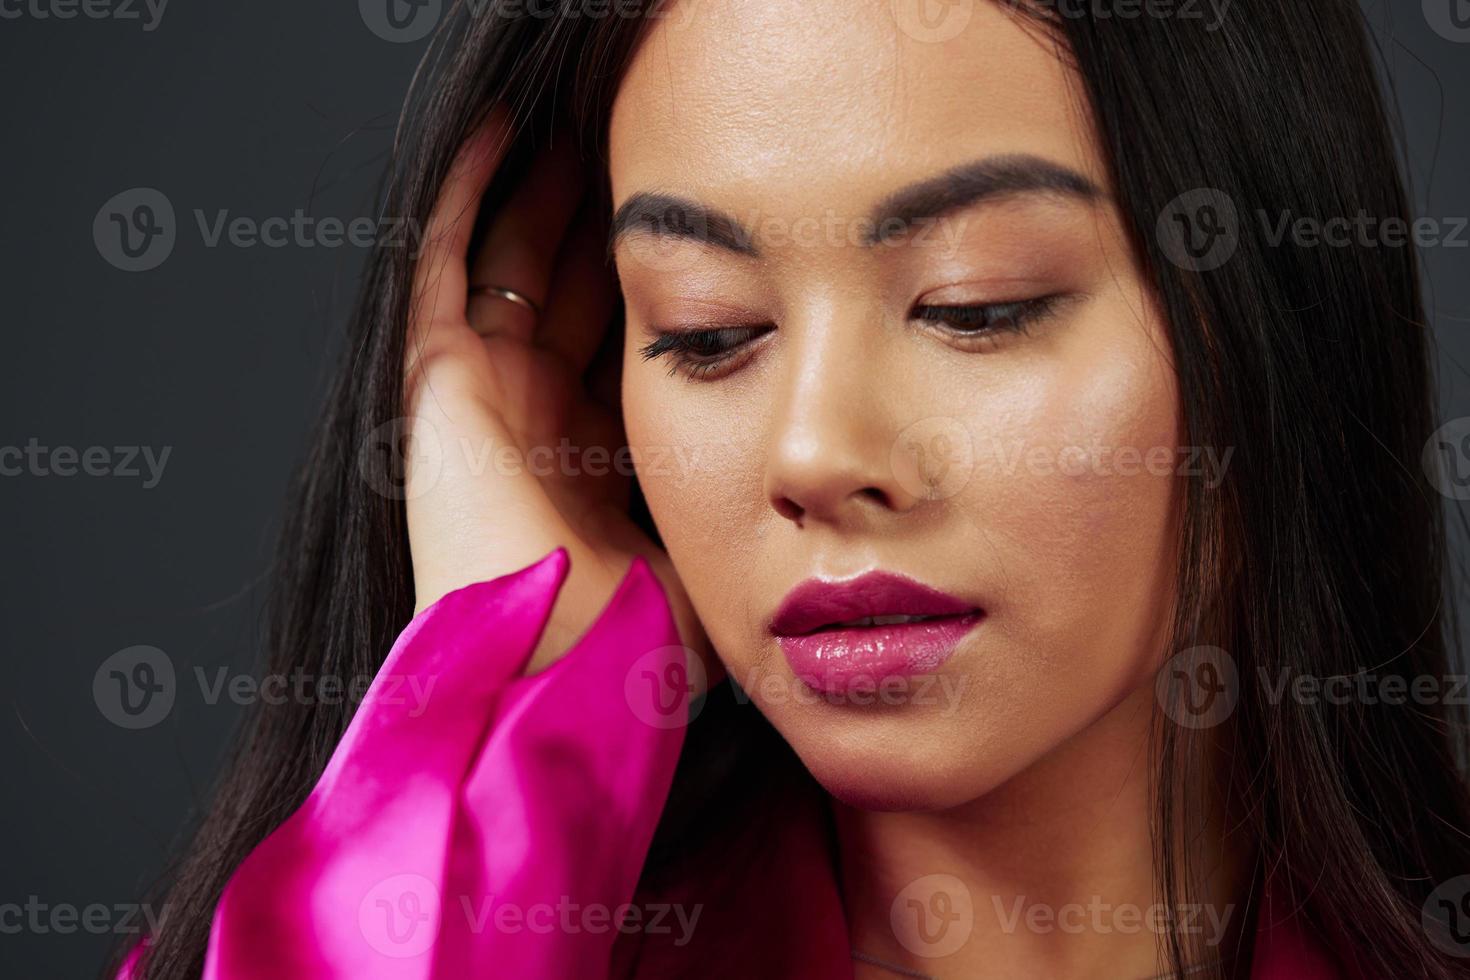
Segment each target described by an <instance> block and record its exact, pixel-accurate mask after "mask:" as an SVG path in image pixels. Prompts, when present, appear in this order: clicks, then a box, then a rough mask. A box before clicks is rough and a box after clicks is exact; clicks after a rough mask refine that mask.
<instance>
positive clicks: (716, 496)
mask: <svg viewBox="0 0 1470 980" xmlns="http://www.w3.org/2000/svg"><path fill="white" fill-rule="evenodd" d="M665 373H666V369H665V368H663V367H662V366H660V365H649V364H646V363H643V362H642V361H641V359H639V358H636V357H634V358H632V359H630V360H628V361H627V362H625V367H624V371H623V379H624V387H623V420H624V427H625V430H626V434H627V437H628V445H629V447H630V448H631V449H632V452H633V458H634V460H635V465H636V467H637V472H638V482H639V485H640V486H641V487H642V489H643V495H644V497H645V499H646V500H647V502H648V509H649V513H650V514H652V515H653V520H654V523H655V524H656V525H657V526H658V530H659V536H660V537H661V538H662V539H663V543H664V547H665V549H666V550H667V551H668V553H669V557H670V558H671V559H672V561H673V563H674V566H675V568H677V569H678V571H679V578H680V581H681V582H682V583H683V585H684V587H685V589H686V590H687V592H688V594H689V599H690V601H691V602H692V603H693V605H694V607H695V611H696V612H697V613H698V614H699V617H700V621H701V623H702V624H703V625H704V627H705V629H706V631H707V632H708V633H709V637H710V640H711V641H712V643H713V644H714V646H715V649H716V650H718V651H720V652H721V655H722V656H723V655H724V654H725V653H726V652H727V651H730V650H740V649H745V648H747V647H749V645H750V638H749V637H748V636H747V635H745V634H744V633H743V632H740V631H739V629H738V627H739V625H740V624H743V623H744V622H745V619H746V618H747V606H748V600H749V598H750V597H749V596H748V595H745V594H742V593H741V592H740V591H739V590H738V589H732V588H731V587H730V583H732V582H749V581H750V572H749V570H750V569H751V568H753V567H758V565H759V562H760V554H761V548H762V547H763V545H764V544H765V541H764V539H765V537H766V535H767V533H768V532H769V530H770V526H771V521H770V518H771V516H772V514H771V512H770V510H769V508H768V507H767V506H766V505H765V501H764V494H763V492H762V489H761V488H762V477H763V473H764V452H763V446H762V445H761V443H760V442H759V436H758V435H757V433H759V432H760V431H761V429H762V425H761V421H760V419H758V418H755V417H752V414H751V413H752V406H751V405H750V404H748V403H747V402H744V401H740V400H738V398H736V397H734V396H732V395H730V394H722V393H721V392H719V391H717V390H716V389H715V387H714V386H709V385H698V384H685V383H682V382H679V381H671V380H670V379H669V378H667V377H666V376H665ZM734 420H739V421H738V423H737V422H736V421H734Z"/></svg>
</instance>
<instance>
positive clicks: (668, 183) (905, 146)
mask: <svg viewBox="0 0 1470 980" xmlns="http://www.w3.org/2000/svg"><path fill="white" fill-rule="evenodd" d="M931 6H932V7H934V8H935V9H937V10H940V11H949V12H950V15H951V16H961V17H963V18H964V20H963V23H962V24H961V22H960V21H953V20H952V21H949V22H948V23H945V22H943V21H942V20H940V21H937V22H936V21H924V20H920V19H917V18H918V17H919V13H918V12H922V11H924V10H926V9H928V8H929V7H931ZM909 8H912V10H910V9H909ZM1008 8H1009V4H998V3H991V2H986V0H976V2H975V3H973V5H969V4H964V3H961V4H941V5H928V4H926V2H925V0H679V2H676V3H674V4H672V5H671V6H669V7H668V8H666V11H665V14H664V15H663V16H662V17H661V18H660V19H659V20H658V21H657V23H656V24H655V25H654V26H653V27H652V28H651V30H650V31H649V33H648V36H647V38H646V40H645V41H644V43H643V45H642V47H641V48H640V49H639V52H638V54H637V57H636V58H635V59H634V62H633V64H632V65H631V66H630V69H629V71H628V73H627V75H626V77H625V79H624V81H623V84H622V86H621V87H620V89H619V92H618V95H617V98H616V100H615V102H614V105H613V113H612V119H611V128H610V132H609V164H610V168H611V177H612V190H613V201H614V206H616V205H617V204H619V203H621V202H622V201H623V200H625V199H626V198H627V197H628V196H629V195H630V194H632V193H634V192H637V191H645V190H650V189H657V190H660V191H672V192H684V193H687V194H690V195H691V196H698V197H700V198H702V199H705V200H710V199H711V198H714V199H716V201H715V202H716V203H720V202H719V200H718V199H720V198H722V197H723V198H726V199H727V200H726V202H725V203H731V204H738V203H740V202H746V203H754V202H755V201H756V200H757V199H758V200H759V201H760V202H761V204H762V206H766V207H771V208H780V207H781V206H782V201H783V200H784V201H786V202H787V203H790V204H792V205H796V204H797V202H800V203H801V205H802V206H806V207H809V206H810V205H812V204H813V203H817V201H818V199H821V201H822V203H824V204H825V205H830V206H832V207H847V206H853V207H856V206H860V205H863V204H868V203H871V202H872V201H873V200H876V199H877V198H879V197H881V196H882V194H883V193H884V192H885V191H886V190H887V189H889V188H891V187H892V186H893V185H895V184H899V183H903V182H905V181H907V180H911V179H920V178H923V177H926V176H930V175H932V174H933V173H934V172H936V171H938V170H942V169H945V168H947V167H949V166H953V165H955V164H957V163H961V162H965V161H968V160H971V159H976V158H980V157H985V156H989V155H992V154H1009V153H1029V154H1033V155H1038V156H1042V157H1045V158H1048V159H1051V160H1054V161H1056V162H1058V163H1061V164H1064V165H1067V166H1070V167H1072V168H1073V169H1075V170H1078V171H1080V172H1082V173H1084V174H1087V175H1089V176H1093V177H1095V178H1096V180H1097V182H1098V183H1099V184H1100V185H1101V184H1102V183H1103V182H1104V181H1103V178H1102V176H1101V169H1102V168H1101V166H1100V164H1099V161H1098V160H1097V158H1096V153H1095V149H1094V147H1093V141H1092V140H1091V138H1090V135H1089V133H1088V124H1087V122H1086V119H1085V112H1084V110H1083V109H1082V105H1083V101H1082V94H1081V90H1080V88H1079V87H1078V85H1077V81H1076V78H1075V76H1074V74H1073V73H1072V72H1071V71H1070V70H1069V69H1067V68H1066V67H1065V66H1064V64H1063V62H1062V61H1061V60H1060V59H1061V55H1060V52H1059V51H1058V49H1057V47H1056V42H1054V41H1053V40H1052V39H1051V38H1050V37H1048V36H1047V35H1046V34H1044V33H1043V32H1041V31H1040V30H1039V29H1037V28H1036V27H1035V26H1027V25H1025V24H1024V22H1023V21H1022V20H1021V19H1020V15H1019V14H1016V13H1014V12H1012V11H1011V10H1009V9H1008ZM957 26H958V27H959V28H960V29H959V30H958V31H955V27H957ZM951 34H952V36H947V37H946V35H951Z"/></svg>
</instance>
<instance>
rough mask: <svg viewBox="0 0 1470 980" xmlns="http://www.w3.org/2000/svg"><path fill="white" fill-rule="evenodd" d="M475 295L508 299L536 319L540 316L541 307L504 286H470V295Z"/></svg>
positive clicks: (527, 297)
mask: <svg viewBox="0 0 1470 980" xmlns="http://www.w3.org/2000/svg"><path fill="white" fill-rule="evenodd" d="M476 293H478V294H480V295H482V296H494V297H496V298H497V299H508V300H510V301H511V302H512V303H519V304H520V305H521V306H524V307H525V308H526V309H528V310H530V311H531V312H532V313H533V314H535V315H536V316H537V317H539V316H541V307H539V306H537V305H536V301H535V300H533V299H531V298H530V297H529V296H526V295H524V294H522V293H518V292H516V291H515V290H514V289H507V288H506V287H504V286H471V287H470V295H471V296H474V295H475V294H476Z"/></svg>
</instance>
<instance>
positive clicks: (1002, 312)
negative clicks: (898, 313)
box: [910, 296, 1060, 334]
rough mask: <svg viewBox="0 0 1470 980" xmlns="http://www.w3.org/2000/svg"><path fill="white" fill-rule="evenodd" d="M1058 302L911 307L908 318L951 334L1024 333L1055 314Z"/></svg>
mask: <svg viewBox="0 0 1470 980" xmlns="http://www.w3.org/2000/svg"><path fill="white" fill-rule="evenodd" d="M1059 298H1060V297H1058V296H1038V297H1035V298H1033V299H1023V300H1011V301H1008V302H1005V303H982V304H973V305H934V306H915V307H914V310H913V313H911V314H910V316H911V317H912V318H913V319H915V320H922V321H925V322H929V323H938V324H941V325H943V326H945V327H947V328H948V329H950V330H952V331H954V332H955V333H962V334H988V333H994V332H999V331H1009V332H1012V333H1025V331H1026V328H1027V327H1028V326H1029V325H1030V324H1031V323H1033V322H1034V321H1036V320H1040V319H1043V318H1045V317H1047V316H1050V315H1051V314H1052V313H1053V312H1055V310H1056V304H1057V301H1058V300H1059Z"/></svg>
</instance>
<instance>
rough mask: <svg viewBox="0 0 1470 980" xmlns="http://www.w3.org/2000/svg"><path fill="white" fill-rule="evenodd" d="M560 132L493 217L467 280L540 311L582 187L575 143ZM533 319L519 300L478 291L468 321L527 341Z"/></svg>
mask: <svg viewBox="0 0 1470 980" xmlns="http://www.w3.org/2000/svg"><path fill="white" fill-rule="evenodd" d="M559 135H560V138H558V139H556V140H555V141H554V142H553V144H552V145H551V146H549V147H548V148H547V149H545V150H543V151H542V152H541V153H540V154H539V155H538V156H537V157H536V159H535V160H534V161H533V162H532V164H531V168H530V171H529V172H528V173H527V174H526V176H525V178H524V179H523V180H522V181H521V184H520V186H519V187H517V188H516V190H515V193H513V194H512V195H511V196H510V199H509V200H508V201H506V203H505V205H504V207H502V208H501V209H500V211H499V212H498V213H497V214H496V215H495V217H494V218H493V219H492V220H491V222H490V229H489V231H488V232H487V233H486V235H485V239H484V242H483V243H482V244H481V246H480V251H479V254H478V255H477V256H476V257H475V260H474V264H473V265H474V274H473V275H472V276H471V279H470V282H471V284H472V285H473V286H500V287H503V288H506V289H513V290H515V291H516V292H518V293H520V294H521V295H522V296H525V297H527V298H528V299H530V300H531V302H533V303H535V304H536V306H537V307H538V308H539V309H541V310H542V311H545V309H546V302H547V296H548V295H549V293H550V288H551V272H552V268H553V265H554V263H555V261H556V253H557V249H558V248H559V246H560V245H561V240H562V238H563V236H564V235H565V234H566V230H567V224H568V223H569V222H570V221H571V219H572V215H573V214H574V213H575V212H576V209H577V204H578V202H579V201H580V200H581V198H582V193H583V191H584V189H585V184H584V180H583V176H582V168H581V165H580V163H579V162H578V160H577V156H576V149H575V146H574V144H573V142H572V140H571V139H570V138H569V137H568V136H566V135H565V134H564V133H563V134H559ZM536 320H537V316H536V314H535V313H534V312H533V311H531V310H528V309H526V308H525V307H523V306H521V305H520V304H518V303H514V302H511V301H509V300H506V299H503V298H500V297H496V296H489V295H485V294H478V293H477V294H475V295H473V296H471V297H470V301H469V321H470V325H471V326H473V327H474V328H475V332H476V333H479V334H483V335H485V336H490V335H492V334H507V335H510V336H512V337H514V338H515V339H518V340H521V341H524V342H526V343H530V341H531V340H532V338H533V336H534V333H535V330H536Z"/></svg>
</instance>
